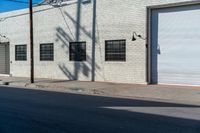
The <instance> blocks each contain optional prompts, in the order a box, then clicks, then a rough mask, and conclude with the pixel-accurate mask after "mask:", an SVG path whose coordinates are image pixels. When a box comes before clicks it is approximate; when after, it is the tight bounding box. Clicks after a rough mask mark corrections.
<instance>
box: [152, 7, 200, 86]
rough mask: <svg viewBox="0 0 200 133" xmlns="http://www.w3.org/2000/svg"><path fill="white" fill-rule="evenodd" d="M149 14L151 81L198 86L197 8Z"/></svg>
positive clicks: (199, 26) (199, 18) (199, 14)
mask: <svg viewBox="0 0 200 133" xmlns="http://www.w3.org/2000/svg"><path fill="white" fill-rule="evenodd" d="M152 13H153V14H152V22H153V23H152V27H151V28H152V32H151V34H152V36H151V38H152V42H151V43H152V68H153V69H152V79H153V82H158V83H167V84H190V85H191V84H192V85H200V24H199V23H200V5H195V6H185V7H178V8H166V9H159V10H154V11H153V12H152ZM158 51H159V52H158Z"/></svg>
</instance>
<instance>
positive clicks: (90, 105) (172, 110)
mask: <svg viewBox="0 0 200 133" xmlns="http://www.w3.org/2000/svg"><path fill="white" fill-rule="evenodd" d="M0 132H1V133H199V132H200V106H198V105H187V104H175V103H166V102H163V101H162V102H161V101H160V102H159V101H155V100H152V99H151V100H140V99H122V98H111V97H102V96H90V95H80V94H71V93H61V92H48V91H41V90H31V89H20V88H8V87H0Z"/></svg>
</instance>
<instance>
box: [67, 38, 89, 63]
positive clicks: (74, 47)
mask: <svg viewBox="0 0 200 133" xmlns="http://www.w3.org/2000/svg"><path fill="white" fill-rule="evenodd" d="M69 60H70V61H85V60H86V42H70V44H69Z"/></svg>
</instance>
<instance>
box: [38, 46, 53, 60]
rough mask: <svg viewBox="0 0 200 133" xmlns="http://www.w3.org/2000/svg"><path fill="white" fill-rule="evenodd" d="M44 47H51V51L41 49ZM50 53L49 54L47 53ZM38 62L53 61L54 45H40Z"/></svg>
mask: <svg viewBox="0 0 200 133" xmlns="http://www.w3.org/2000/svg"><path fill="white" fill-rule="evenodd" d="M44 45H52V47H51V46H50V48H52V49H42V48H43V46H44ZM48 52H50V53H48ZM44 54H45V56H46V57H45V56H44ZM40 61H54V43H41V44H40Z"/></svg>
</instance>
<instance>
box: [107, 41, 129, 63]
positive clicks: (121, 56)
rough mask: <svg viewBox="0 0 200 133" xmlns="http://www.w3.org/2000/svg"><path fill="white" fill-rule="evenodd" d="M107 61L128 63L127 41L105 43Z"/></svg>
mask: <svg viewBox="0 0 200 133" xmlns="http://www.w3.org/2000/svg"><path fill="white" fill-rule="evenodd" d="M105 60H106V61H126V40H108V41H105Z"/></svg>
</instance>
